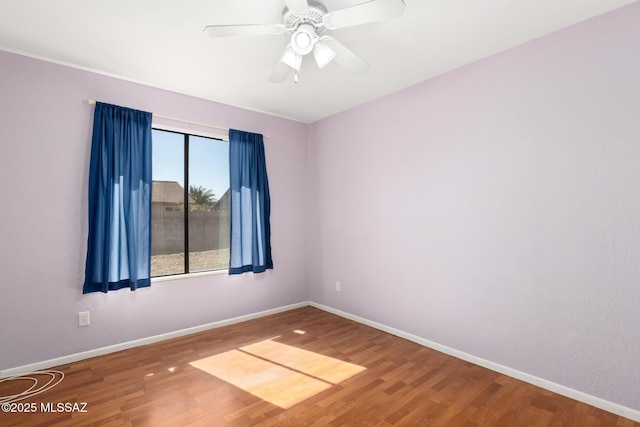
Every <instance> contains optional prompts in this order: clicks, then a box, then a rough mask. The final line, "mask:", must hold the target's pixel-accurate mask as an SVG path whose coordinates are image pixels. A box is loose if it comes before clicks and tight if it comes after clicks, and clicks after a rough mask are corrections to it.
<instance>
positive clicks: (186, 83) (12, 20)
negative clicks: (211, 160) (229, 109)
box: [0, 0, 638, 123]
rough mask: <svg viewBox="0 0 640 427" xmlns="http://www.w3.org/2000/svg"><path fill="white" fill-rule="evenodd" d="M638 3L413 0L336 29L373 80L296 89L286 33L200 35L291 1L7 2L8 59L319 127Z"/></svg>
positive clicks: (0, 15)
mask: <svg viewBox="0 0 640 427" xmlns="http://www.w3.org/2000/svg"><path fill="white" fill-rule="evenodd" d="M363 1H364V0H326V1H325V2H324V3H325V5H326V6H327V8H328V9H329V10H330V11H331V10H335V9H339V8H343V7H346V6H350V5H353V4H357V3H362V2H363ZM636 1H638V0H484V1H478V0H405V3H406V9H405V13H404V15H403V16H402V17H400V18H396V19H393V20H390V21H385V22H381V23H375V24H367V25H362V26H358V27H351V28H345V29H341V30H336V31H334V32H332V36H333V37H335V38H336V39H338V40H340V41H341V42H342V43H343V44H345V45H346V46H348V47H349V48H350V49H352V50H353V51H355V52H356V53H357V54H358V55H360V56H361V57H363V58H365V59H366V60H367V61H368V62H369V63H370V64H371V65H370V68H369V70H368V71H367V73H365V74H363V75H359V76H353V75H351V74H350V73H349V72H347V71H346V70H344V69H342V68H340V67H339V66H338V65H336V64H334V63H332V64H329V65H328V66H327V67H326V68H324V69H322V70H319V69H318V67H317V66H316V64H315V62H314V61H313V59H312V58H305V61H304V63H303V66H302V71H301V73H300V81H299V83H298V84H294V83H293V82H292V81H287V82H285V83H281V84H274V83H271V82H269V75H270V74H271V70H272V69H273V67H274V65H275V63H276V61H277V60H278V59H279V57H280V55H281V53H282V51H283V49H284V47H285V45H286V43H287V39H286V36H285V35H278V36H254V37H243V38H225V39H213V38H210V37H208V36H206V35H205V34H204V33H203V32H202V30H203V28H204V27H205V26H206V25H210V24H238V23H279V22H280V21H281V14H282V10H283V6H284V1H283V0H234V1H229V0H180V1H179V0H108V1H105V0H0V50H6V51H11V52H17V53H22V54H25V55H28V56H33V57H37V58H41V59H45V60H49V61H53V62H58V63H62V64H66V65H71V66H74V67H80V68H84V69H88V70H93V71H98V72H101V73H106V74H109V75H113V76H117V77H122V78H125V79H129V80H133V81H137V82H141V83H145V84H148V85H152V86H156V87H160V88H164V89H169V90H172V91H176V92H181V93H186V94H189V95H194V96H197V97H201V98H205V99H210V100H214V101H219V102H223V103H226V104H232V105H237V106H242V107H245V108H249V109H253V110H258V111H264V112H268V113H270V114H274V115H278V116H282V117H287V118H291V119H294V120H298V121H301V122H305V123H311V122H314V121H316V120H319V119H322V118H324V117H327V116H330V115H332V114H335V113H337V112H340V111H343V110H345V109H348V108H350V107H353V106H355V105H358V104H361V103H363V102H366V101H368V100H371V99H374V98H377V97H379V96H382V95H385V94H388V93H391V92H395V91H397V90H399V89H402V88H404V87H407V86H410V85H412V84H414V83H418V82H420V81H423V80H427V79H429V78H432V77H434V76H437V75H439V74H442V73H444V72H447V71H449V70H452V69H455V68H457V67H460V66H462V65H465V64H468V63H471V62H473V61H476V60H478V59H480V58H483V57H486V56H489V55H492V54H495V53H497V52H500V51H503V50H505V49H509V48H511V47H513V46H517V45H519V44H522V43H524V42H527V41H529V40H532V39H535V38H538V37H541V36H543V35H545V34H549V33H551V32H553V31H556V30H559V29H561V28H564V27H567V26H569V25H572V24H575V23H578V22H580V21H583V20H586V19H589V18H591V17H594V16H597V15H600V14H602V13H605V12H607V11H610V10H613V9H617V8H619V7H622V6H624V5H627V4H630V3H634V2H636ZM0 74H1V70H0Z"/></svg>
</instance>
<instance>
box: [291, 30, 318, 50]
mask: <svg viewBox="0 0 640 427" xmlns="http://www.w3.org/2000/svg"><path fill="white" fill-rule="evenodd" d="M316 41H318V35H317V34H316V30H315V28H314V27H313V25H310V24H302V25H300V26H299V27H298V29H297V30H296V31H295V33H293V34H292V35H291V47H292V48H293V50H294V51H295V52H296V53H297V54H298V55H307V54H308V53H310V52H311V51H312V50H313V46H314V44H315V43H316Z"/></svg>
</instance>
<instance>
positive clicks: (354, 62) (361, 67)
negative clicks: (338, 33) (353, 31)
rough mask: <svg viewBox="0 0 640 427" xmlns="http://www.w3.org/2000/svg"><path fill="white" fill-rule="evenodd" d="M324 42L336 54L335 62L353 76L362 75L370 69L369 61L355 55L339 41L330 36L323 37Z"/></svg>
mask: <svg viewBox="0 0 640 427" xmlns="http://www.w3.org/2000/svg"><path fill="white" fill-rule="evenodd" d="M322 40H323V41H324V42H325V43H326V44H327V46H329V47H330V48H331V49H332V50H333V51H334V52H335V54H336V56H335V57H334V58H333V60H334V61H335V62H336V63H337V64H338V65H340V66H342V67H344V68H346V69H347V70H349V71H351V72H352V73H353V74H362V73H364V72H365V71H367V68H369V63H368V62H367V61H365V60H364V59H362V58H360V57H359V56H358V55H356V54H355V53H353V52H352V51H351V50H349V49H348V48H347V47H345V45H343V44H342V43H340V42H339V41H338V40H336V39H334V38H332V37H329V36H325V37H323V38H322Z"/></svg>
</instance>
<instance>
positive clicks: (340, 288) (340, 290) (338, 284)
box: [336, 282, 342, 292]
mask: <svg viewBox="0 0 640 427" xmlns="http://www.w3.org/2000/svg"><path fill="white" fill-rule="evenodd" d="M336 292H342V283H340V282H336Z"/></svg>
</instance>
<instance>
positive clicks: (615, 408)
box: [309, 302, 640, 422]
mask: <svg viewBox="0 0 640 427" xmlns="http://www.w3.org/2000/svg"><path fill="white" fill-rule="evenodd" d="M309 305H311V306H312V307H315V308H318V309H320V310H324V311H326V312H328V313H332V314H335V315H337V316H340V317H344V318H346V319H349V320H353V321H354V322H358V323H361V324H363V325H367V326H371V327H372V328H375V329H378V330H381V331H383V332H387V333H389V334H392V335H395V336H398V337H400V338H404V339H406V340H409V341H413V342H415V343H417V344H420V345H422V346H425V347H429V348H432V349H434V350H437V351H439V352H441V353H445V354H448V355H450V356H453V357H456V358H458V359H462V360H465V361H467V362H471V363H474V364H476V365H479V366H482V367H484V368H487V369H491V370H492V371H495V372H499V373H501V374H504V375H508V376H510V377H512V378H516V379H518V380H521V381H524V382H527V383H529V384H533V385H535V386H538V387H541V388H544V389H546V390H549V391H552V392H554V393H558V394H561V395H563V396H566V397H569V398H571V399H573V400H577V401H578V402H583V403H586V404H588V405H591V406H595V407H596V408H599V409H602V410H605V411H607V412H611V413H613V414H616V415H619V416H621V417H625V418H629V419H630V420H633V421H636V422H640V411H638V410H635V409H631V408H627V407H625V406H622V405H618V404H617V403H613V402H609V401H607V400H604V399H601V398H599V397H595V396H592V395H590V394H587V393H583V392H581V391H578V390H574V389H572V388H569V387H565V386H563V385H560V384H556V383H554V382H552V381H549V380H545V379H543V378H538V377H536V376H534V375H530V374H527V373H525V372H521V371H518V370H516V369H512V368H509V367H508V366H504V365H500V364H498V363H495V362H491V361H490V360H485V359H482V358H480V357H476V356H474V355H472V354H468V353H464V352H462V351H459V350H456V349H454V348H451V347H447V346H444V345H442V344H438V343H436V342H433V341H429V340H427V339H424V338H421V337H419V336H417V335H413V334H410V333H407V332H404V331H401V330H399V329H395V328H392V327H390V326H387V325H383V324H381V323H377V322H374V321H371V320H369V319H365V318H363V317H360V316H356V315H353V314H350V313H346V312H344V311H341V310H337V309H335V308H332V307H328V306H325V305H322V304H317V303H315V302H311V303H310V304H309Z"/></svg>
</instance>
